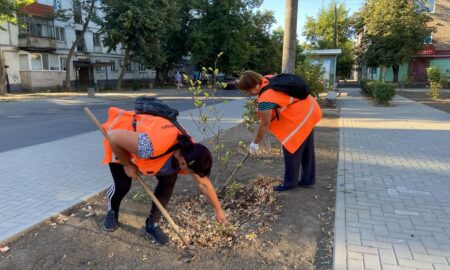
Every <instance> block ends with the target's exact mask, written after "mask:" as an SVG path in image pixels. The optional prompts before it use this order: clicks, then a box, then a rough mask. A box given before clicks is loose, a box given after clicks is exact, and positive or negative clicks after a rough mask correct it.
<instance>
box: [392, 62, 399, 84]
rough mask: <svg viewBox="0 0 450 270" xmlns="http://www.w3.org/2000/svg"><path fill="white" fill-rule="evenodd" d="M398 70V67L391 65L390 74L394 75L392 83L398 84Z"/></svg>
mask: <svg viewBox="0 0 450 270" xmlns="http://www.w3.org/2000/svg"><path fill="white" fill-rule="evenodd" d="M399 70H400V66H399V65H392V72H393V73H394V82H398V72H399Z"/></svg>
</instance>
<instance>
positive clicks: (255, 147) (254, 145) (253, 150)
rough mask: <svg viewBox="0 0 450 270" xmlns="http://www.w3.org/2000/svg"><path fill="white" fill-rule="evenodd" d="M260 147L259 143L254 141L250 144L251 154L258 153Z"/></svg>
mask: <svg viewBox="0 0 450 270" xmlns="http://www.w3.org/2000/svg"><path fill="white" fill-rule="evenodd" d="M258 149H259V145H258V144H257V143H254V142H252V143H251V144H250V147H249V149H248V150H249V152H250V154H252V155H254V154H256V152H258Z"/></svg>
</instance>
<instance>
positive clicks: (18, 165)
mask: <svg viewBox="0 0 450 270" xmlns="http://www.w3.org/2000/svg"><path fill="white" fill-rule="evenodd" d="M244 103H245V99H240V100H235V101H231V102H229V103H227V104H220V105H217V108H218V109H219V111H220V112H221V114H222V117H221V128H223V129H228V128H231V127H233V126H235V125H237V124H239V123H240V122H241V121H242V110H243V107H244ZM204 112H205V113H208V112H209V111H208V110H207V109H205V110H204ZM80 113H84V112H80ZM197 114H198V111H197V110H196V109H194V110H190V111H183V112H181V113H180V117H179V119H180V120H179V121H180V123H181V124H182V125H183V126H184V127H185V128H186V129H187V130H188V131H189V132H190V133H191V135H192V136H193V137H194V139H195V140H196V141H201V140H202V139H204V138H203V137H204V136H203V135H202V133H201V132H199V131H198V128H197V126H196V124H195V123H194V121H193V120H192V119H193V118H192V117H191V115H192V116H194V119H195V116H196V115H197ZM86 121H89V119H88V118H87V117H86ZM210 121H215V119H214V118H212V117H211V118H210ZM101 142H102V136H101V134H100V132H99V131H94V132H89V133H84V134H81V135H77V136H73V137H69V138H65V139H61V140H57V141H53V142H49V143H43V144H39V145H34V146H30V147H25V148H21V149H16V150H12V151H7V152H2V153H0V243H4V242H7V241H9V240H10V239H13V238H14V237H16V236H17V235H20V234H21V233H23V232H25V231H26V230H27V229H29V228H31V227H32V226H33V225H36V224H38V223H40V222H42V221H43V220H45V219H47V218H49V217H51V216H53V215H55V214H57V213H59V212H61V211H63V210H65V209H67V208H69V207H71V206H73V205H75V204H77V203H79V202H81V201H83V200H85V199H87V198H89V197H91V196H93V195H95V194H96V193H98V192H100V191H102V190H104V189H105V188H107V187H108V186H109V185H110V184H111V181H112V180H111V176H110V174H109V171H108V168H107V166H102V165H101V159H102V156H103V149H102V143H101Z"/></svg>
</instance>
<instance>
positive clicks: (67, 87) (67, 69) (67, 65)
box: [66, 0, 95, 90]
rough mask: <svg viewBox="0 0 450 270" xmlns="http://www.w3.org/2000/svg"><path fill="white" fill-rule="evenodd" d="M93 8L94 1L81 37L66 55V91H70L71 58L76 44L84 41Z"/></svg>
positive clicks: (93, 0)
mask: <svg viewBox="0 0 450 270" xmlns="http://www.w3.org/2000/svg"><path fill="white" fill-rule="evenodd" d="M94 6H95V0H92V1H91V5H90V6H89V12H88V15H87V16H86V18H85V21H84V23H83V29H82V30H81V35H80V36H79V37H78V38H76V39H75V41H74V42H73V44H72V47H71V48H70V50H69V54H68V55H67V60H66V89H67V90H72V83H71V81H70V72H71V69H72V64H71V62H72V57H73V54H74V53H75V49H76V47H77V46H78V43H79V42H80V41H81V40H82V39H84V34H85V33H86V30H87V28H88V25H89V22H90V21H91V17H92V13H93V11H94Z"/></svg>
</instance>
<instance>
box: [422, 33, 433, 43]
mask: <svg viewBox="0 0 450 270" xmlns="http://www.w3.org/2000/svg"><path fill="white" fill-rule="evenodd" d="M432 41H433V38H432V36H431V35H429V36H426V37H425V38H424V39H423V43H424V44H431V43H432Z"/></svg>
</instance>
